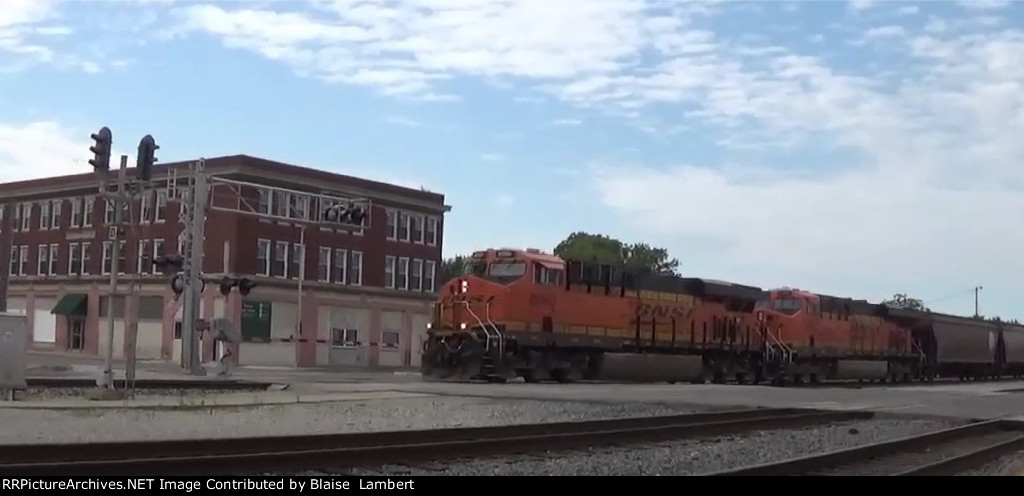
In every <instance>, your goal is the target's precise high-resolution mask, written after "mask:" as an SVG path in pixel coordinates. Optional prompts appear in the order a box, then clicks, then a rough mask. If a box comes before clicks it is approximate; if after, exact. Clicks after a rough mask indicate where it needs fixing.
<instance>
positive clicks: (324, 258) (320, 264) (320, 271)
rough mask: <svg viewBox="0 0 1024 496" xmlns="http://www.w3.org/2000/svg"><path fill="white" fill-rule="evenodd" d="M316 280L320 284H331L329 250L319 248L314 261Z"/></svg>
mask: <svg viewBox="0 0 1024 496" xmlns="http://www.w3.org/2000/svg"><path fill="white" fill-rule="evenodd" d="M316 278H317V280H319V281H322V282H331V249H330V248H325V247H323V246H321V247H320V251H319V255H318V256H317V260H316Z"/></svg>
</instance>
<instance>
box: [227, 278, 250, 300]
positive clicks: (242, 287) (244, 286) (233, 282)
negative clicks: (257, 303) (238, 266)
mask: <svg viewBox="0 0 1024 496" xmlns="http://www.w3.org/2000/svg"><path fill="white" fill-rule="evenodd" d="M235 287H237V288H238V293H239V294H241V295H242V296H249V292H250V291H252V289H253V288H255V287H256V283H254V282H252V281H251V280H249V279H247V278H244V277H243V278H241V279H235V278H232V277H227V276H224V277H223V278H222V279H221V280H220V294H222V295H224V296H227V295H229V294H231V288H235Z"/></svg>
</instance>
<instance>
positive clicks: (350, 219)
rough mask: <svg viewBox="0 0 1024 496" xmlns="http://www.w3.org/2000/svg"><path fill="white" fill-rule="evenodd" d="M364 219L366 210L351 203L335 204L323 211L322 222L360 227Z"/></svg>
mask: <svg viewBox="0 0 1024 496" xmlns="http://www.w3.org/2000/svg"><path fill="white" fill-rule="evenodd" d="M364 219H366V209H365V208H364V207H360V206H357V205H356V204H354V203H352V202H348V203H347V204H344V203H337V204H334V205H331V206H329V207H327V208H325V209H324V213H323V221H324V222H329V223H331V224H352V225H357V226H361V225H362V224H363V220H364Z"/></svg>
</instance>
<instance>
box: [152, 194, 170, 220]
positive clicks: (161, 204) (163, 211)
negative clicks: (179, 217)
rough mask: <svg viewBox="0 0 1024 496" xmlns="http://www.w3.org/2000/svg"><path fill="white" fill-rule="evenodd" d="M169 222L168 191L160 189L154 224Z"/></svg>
mask: <svg viewBox="0 0 1024 496" xmlns="http://www.w3.org/2000/svg"><path fill="white" fill-rule="evenodd" d="M165 220H167V190H166V189H159V190H157V191H156V205H155V206H154V208H153V222H163V221H165Z"/></svg>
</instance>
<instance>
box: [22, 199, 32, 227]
mask: <svg viewBox="0 0 1024 496" xmlns="http://www.w3.org/2000/svg"><path fill="white" fill-rule="evenodd" d="M31 228H32V204H31V203H23V204H21V230H22V231H26V232H27V231H28V230H29V229H31Z"/></svg>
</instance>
